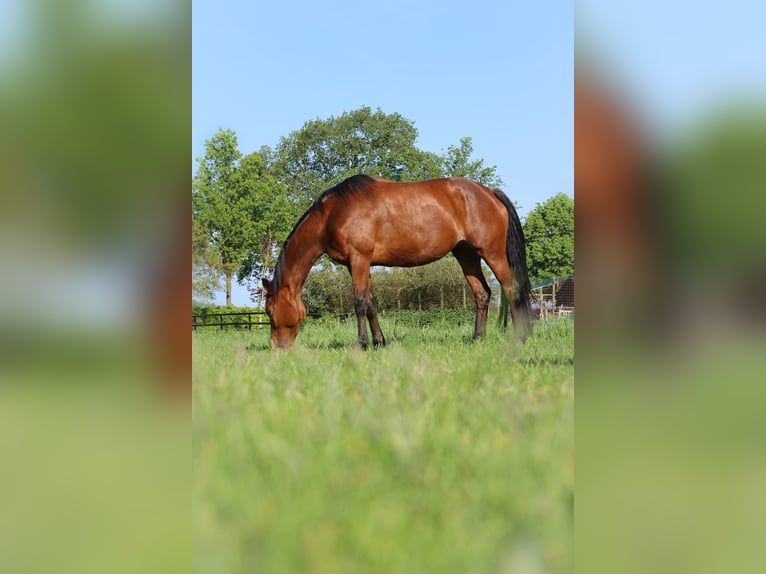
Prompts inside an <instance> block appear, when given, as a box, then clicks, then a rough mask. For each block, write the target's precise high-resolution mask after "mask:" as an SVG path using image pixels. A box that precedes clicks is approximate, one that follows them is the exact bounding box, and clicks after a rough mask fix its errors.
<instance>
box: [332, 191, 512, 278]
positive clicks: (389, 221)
mask: <svg viewBox="0 0 766 574" xmlns="http://www.w3.org/2000/svg"><path fill="white" fill-rule="evenodd" d="M330 207H331V210H330V213H329V214H328V220H327V222H328V226H327V241H328V245H327V250H328V253H329V254H330V256H331V257H333V258H334V259H336V260H338V261H341V262H345V260H346V256H347V255H348V253H349V252H350V251H356V252H359V253H362V254H364V255H366V256H369V257H370V258H371V259H372V260H373V261H374V263H375V264H379V265H394V266H408V265H421V264H423V263H428V262H430V261H434V260H436V259H439V258H441V257H443V256H444V255H445V254H446V253H448V252H449V251H451V250H452V249H453V248H454V247H455V245H457V244H458V243H459V242H461V241H465V242H468V243H470V244H475V243H480V242H482V241H486V235H487V228H488V226H489V227H492V226H493V225H495V226H497V225H504V222H506V221H507V214H505V215H503V213H502V211H503V208H502V205H501V204H500V203H499V202H498V201H497V199H496V198H495V197H494V194H493V193H492V191H491V190H490V189H488V188H486V187H484V186H482V185H480V184H477V183H475V182H472V181H470V180H468V179H464V178H444V179H435V180H426V181H419V182H391V181H387V180H383V179H379V178H375V179H374V181H372V182H371V183H370V184H369V185H367V186H366V187H365V189H364V191H363V192H360V193H356V194H354V195H353V196H350V197H336V198H334V200H333V201H332V204H331V206H330ZM502 232H503V235H504V229H503V230H502ZM475 246H476V247H478V245H475Z"/></svg>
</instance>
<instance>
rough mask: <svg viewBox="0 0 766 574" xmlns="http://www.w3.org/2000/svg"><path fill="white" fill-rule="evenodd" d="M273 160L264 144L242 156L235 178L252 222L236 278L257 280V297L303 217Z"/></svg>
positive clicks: (255, 296)
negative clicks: (296, 224)
mask: <svg viewBox="0 0 766 574" xmlns="http://www.w3.org/2000/svg"><path fill="white" fill-rule="evenodd" d="M272 162H273V157H272V152H271V150H269V149H268V148H266V147H263V148H261V150H260V151H257V152H253V153H251V154H249V155H247V156H245V157H244V158H242V160H241V161H240V163H239V166H238V167H237V171H236V173H235V177H234V185H235V186H236V187H237V188H238V190H239V191H238V192H239V194H240V195H241V196H242V197H243V198H247V205H246V209H247V210H248V212H247V218H248V221H249V222H250V225H249V227H248V229H249V235H248V237H247V238H246V239H245V241H244V246H245V247H246V251H245V253H244V254H243V257H242V263H241V265H240V266H239V269H238V271H237V280H238V281H239V282H240V283H242V282H243V281H246V280H249V279H251V278H252V279H254V281H253V286H251V288H250V291H251V293H252V294H253V298H254V299H256V298H257V297H259V296H260V295H261V289H260V280H261V278H262V277H265V276H266V275H268V274H270V273H271V271H272V270H273V269H274V265H275V262H276V258H277V255H278V254H279V248H280V246H281V245H282V243H283V242H284V241H285V239H287V236H288V234H289V233H290V230H291V229H292V226H293V224H294V223H295V220H296V219H297V218H298V217H299V216H300V212H299V211H298V208H297V205H296V203H295V202H293V201H290V198H289V197H288V194H287V186H286V185H285V184H284V183H282V182H280V181H279V180H278V178H277V173H276V170H275V169H274V166H273V164H272Z"/></svg>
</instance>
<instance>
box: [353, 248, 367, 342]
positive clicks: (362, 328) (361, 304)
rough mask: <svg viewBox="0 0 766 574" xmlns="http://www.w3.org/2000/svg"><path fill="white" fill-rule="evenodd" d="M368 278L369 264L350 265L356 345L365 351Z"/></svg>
mask: <svg viewBox="0 0 766 574" xmlns="http://www.w3.org/2000/svg"><path fill="white" fill-rule="evenodd" d="M369 276H370V264H369V262H367V263H366V264H365V262H364V261H358V262H355V263H352V264H351V282H352V284H353V286H354V310H355V311H356V327H357V345H359V348H360V349H366V348H367V344H368V342H369V339H368V337H367V312H368V308H369V290H368V288H367V282H368V281H369Z"/></svg>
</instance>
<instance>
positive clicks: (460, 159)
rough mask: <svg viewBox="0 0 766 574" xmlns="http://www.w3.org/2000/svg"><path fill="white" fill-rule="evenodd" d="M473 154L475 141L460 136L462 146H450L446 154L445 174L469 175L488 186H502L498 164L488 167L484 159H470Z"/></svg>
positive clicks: (468, 176)
mask: <svg viewBox="0 0 766 574" xmlns="http://www.w3.org/2000/svg"><path fill="white" fill-rule="evenodd" d="M471 155H473V143H472V140H471V138H470V137H464V138H460V147H455V146H449V147H448V148H447V154H446V155H445V156H444V160H443V161H444V174H445V175H447V176H455V177H467V178H468V179H472V180H473V181H477V182H479V183H481V184H484V185H486V186H487V187H492V188H500V187H502V186H503V180H502V179H500V177H498V175H497V173H496V171H497V166H492V167H487V166H485V165H484V160H483V159H477V160H474V161H470V158H471Z"/></svg>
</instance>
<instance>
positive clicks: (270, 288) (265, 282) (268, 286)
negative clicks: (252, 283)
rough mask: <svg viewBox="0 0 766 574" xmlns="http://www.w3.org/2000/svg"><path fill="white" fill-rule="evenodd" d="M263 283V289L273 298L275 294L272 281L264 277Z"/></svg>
mask: <svg viewBox="0 0 766 574" xmlns="http://www.w3.org/2000/svg"><path fill="white" fill-rule="evenodd" d="M261 283H263V288H264V289H265V290H266V294H267V295H269V296H271V295H273V294H274V284H273V283H272V282H271V281H269V280H268V279H266V278H265V277H263V278H262V279H261Z"/></svg>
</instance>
